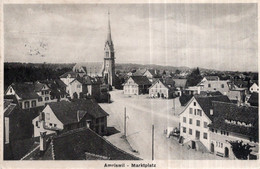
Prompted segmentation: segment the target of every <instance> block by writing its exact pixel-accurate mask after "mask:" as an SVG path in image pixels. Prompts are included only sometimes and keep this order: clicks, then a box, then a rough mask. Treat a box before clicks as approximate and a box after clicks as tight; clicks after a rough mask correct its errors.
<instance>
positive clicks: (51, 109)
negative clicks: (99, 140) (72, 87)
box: [32, 99, 108, 137]
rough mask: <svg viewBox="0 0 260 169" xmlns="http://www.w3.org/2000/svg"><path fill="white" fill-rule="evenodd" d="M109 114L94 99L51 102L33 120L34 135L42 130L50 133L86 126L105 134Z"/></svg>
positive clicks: (36, 135)
mask: <svg viewBox="0 0 260 169" xmlns="http://www.w3.org/2000/svg"><path fill="white" fill-rule="evenodd" d="M107 116H108V114H107V113H106V112H105V111H104V110H103V109H102V108H101V107H100V106H99V105H98V104H97V103H96V102H95V101H94V100H93V99H78V100H75V101H72V102H70V101H61V102H56V103H49V104H48V105H47V106H46V107H45V108H44V109H43V111H42V113H41V114H40V115H39V116H37V117H36V118H35V119H33V121H32V123H33V125H34V137H38V136H39V135H40V132H41V131H46V134H47V135H49V134H53V133H61V132H64V131H68V130H72V129H76V128H81V127H86V126H87V127H89V128H91V129H92V130H94V131H95V132H97V133H98V134H100V135H103V134H106V131H107Z"/></svg>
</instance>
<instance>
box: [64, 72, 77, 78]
mask: <svg viewBox="0 0 260 169" xmlns="http://www.w3.org/2000/svg"><path fill="white" fill-rule="evenodd" d="M68 75H70V78H77V77H78V73H76V72H73V71H70V72H66V73H64V74H63V75H61V76H60V78H67V77H68Z"/></svg>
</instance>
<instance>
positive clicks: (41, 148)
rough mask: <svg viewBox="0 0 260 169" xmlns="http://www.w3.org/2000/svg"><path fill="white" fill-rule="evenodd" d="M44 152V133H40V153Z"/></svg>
mask: <svg viewBox="0 0 260 169" xmlns="http://www.w3.org/2000/svg"><path fill="white" fill-rule="evenodd" d="M45 150H46V131H43V132H40V151H45Z"/></svg>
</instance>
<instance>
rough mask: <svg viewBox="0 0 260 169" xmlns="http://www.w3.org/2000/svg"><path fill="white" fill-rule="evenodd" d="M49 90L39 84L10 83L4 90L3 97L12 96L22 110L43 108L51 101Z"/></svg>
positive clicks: (46, 86) (44, 85)
mask: <svg viewBox="0 0 260 169" xmlns="http://www.w3.org/2000/svg"><path fill="white" fill-rule="evenodd" d="M50 93H51V89H50V88H49V87H48V85H46V84H44V83H40V82H35V83H33V82H24V83H12V84H11V85H10V86H9V87H8V88H7V90H6V92H5V96H11V95H14V96H15V97H16V99H17V101H18V104H19V105H20V107H21V108H22V109H29V108H34V107H40V106H44V105H45V104H46V103H50V102H53V100H51V95H50Z"/></svg>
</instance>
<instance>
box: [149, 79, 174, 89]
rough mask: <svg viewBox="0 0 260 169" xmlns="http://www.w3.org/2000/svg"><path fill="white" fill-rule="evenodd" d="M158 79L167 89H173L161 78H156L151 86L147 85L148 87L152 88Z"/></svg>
mask: <svg viewBox="0 0 260 169" xmlns="http://www.w3.org/2000/svg"><path fill="white" fill-rule="evenodd" d="M158 81H159V82H161V83H162V84H163V85H164V87H166V88H167V89H173V88H170V87H169V86H168V85H167V84H166V83H164V81H163V79H156V80H155V82H154V83H153V84H152V86H150V87H149V89H150V88H152V87H153V86H154V85H155V84H156V83H157V82H158Z"/></svg>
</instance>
